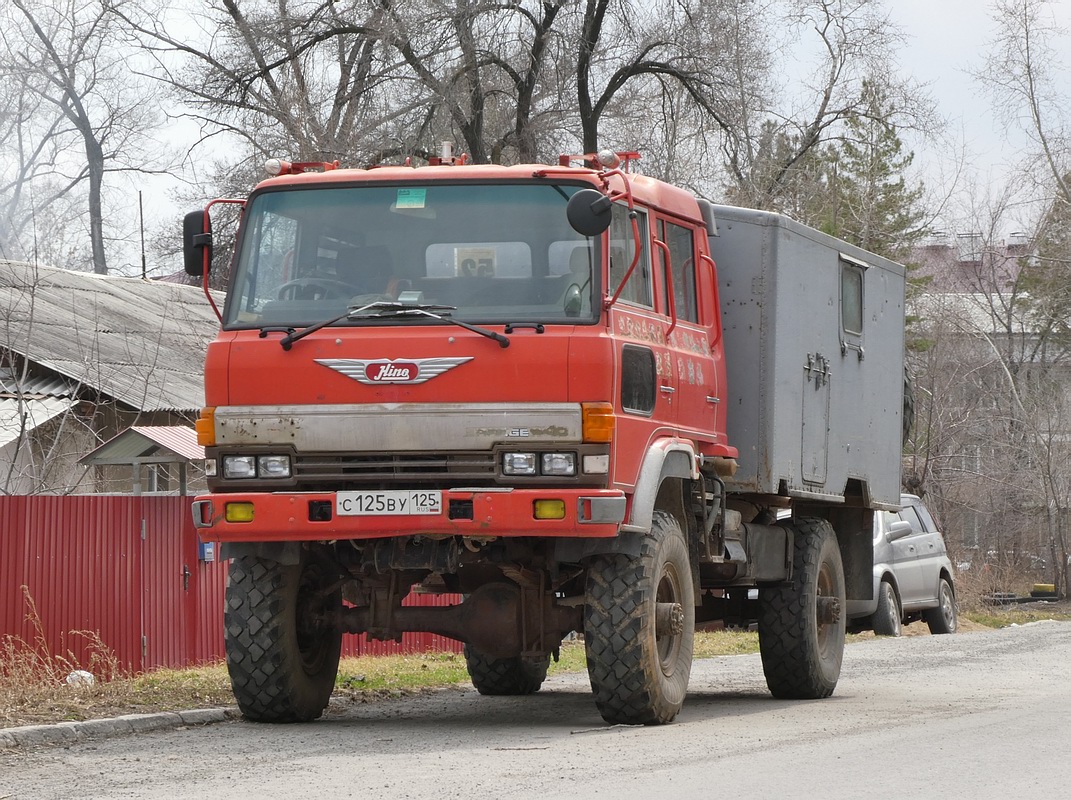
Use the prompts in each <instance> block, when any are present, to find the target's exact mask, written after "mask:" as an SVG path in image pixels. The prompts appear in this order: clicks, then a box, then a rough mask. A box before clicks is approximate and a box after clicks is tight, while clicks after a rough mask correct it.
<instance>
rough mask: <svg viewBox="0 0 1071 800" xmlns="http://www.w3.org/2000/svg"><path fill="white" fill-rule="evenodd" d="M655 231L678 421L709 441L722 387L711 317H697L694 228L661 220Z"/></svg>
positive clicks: (687, 430) (661, 304)
mask: <svg viewBox="0 0 1071 800" xmlns="http://www.w3.org/2000/svg"><path fill="white" fill-rule="evenodd" d="M656 235H657V237H658V238H657V240H656V244H655V247H656V253H657V255H656V256H655V259H656V263H657V264H658V265H659V269H658V270H657V274H658V280H659V308H660V309H661V311H662V312H663V315H664V317H665V318H666V319H665V325H666V328H667V329H669V328H670V327H672V331H671V332H670V334H669V336H668V337H667V347H668V351H669V358H670V360H671V370H672V373H673V379H674V385H675V386H676V389H677V391H676V397H675V402H676V409H675V410H676V419H677V426H678V429H679V431H680V432H681V434H682V435H684V436H686V437H687V438H690V439H694V440H704V439H705V440H708V441H709V440H713V436H712V434H713V432H714V431H715V430H716V425H717V420H716V410H717V405H718V403H719V402H720V398H719V392H720V389H721V387H720V386H718V375H717V370H716V369H715V364H714V358H713V356H712V355H711V348H710V341H711V335H710V331H709V328H710V327H711V325H712V324H713V320H703V319H701V314H700V308H699V299H698V292H697V286H698V279H697V278H698V275H697V271H696V270H697V265H698V263H699V262H698V259H697V256H698V251H697V250H696V247H697V243H698V242H697V233H696V231H695V229H694V227H692V226H688V225H686V224H681V223H677V222H673V221H669V220H665V219H661V220H658V222H657V223H656ZM711 308H713V304H711ZM674 319H675V320H676V324H673V322H674Z"/></svg>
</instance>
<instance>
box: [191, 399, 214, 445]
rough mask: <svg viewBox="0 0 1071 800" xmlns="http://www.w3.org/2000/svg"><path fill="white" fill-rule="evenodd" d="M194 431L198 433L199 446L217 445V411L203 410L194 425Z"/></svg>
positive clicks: (211, 409)
mask: <svg viewBox="0 0 1071 800" xmlns="http://www.w3.org/2000/svg"><path fill="white" fill-rule="evenodd" d="M193 429H194V430H195V431H197V444H199V445H201V447H212V446H214V445H215V444H216V409H214V408H202V409H201V416H199V417H198V418H197V421H196V422H195V423H193Z"/></svg>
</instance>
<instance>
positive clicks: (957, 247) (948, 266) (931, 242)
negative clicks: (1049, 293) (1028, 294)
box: [909, 232, 1031, 294]
mask: <svg viewBox="0 0 1071 800" xmlns="http://www.w3.org/2000/svg"><path fill="white" fill-rule="evenodd" d="M1030 252H1031V243H1030V242H1029V240H1028V239H1027V238H1026V236H1025V235H1024V234H1021V233H1013V234H1011V235H1010V236H1009V237H1008V238H1007V239H1004V240H1001V241H999V242H995V243H994V242H987V241H986V240H985V237H983V235H982V234H981V233H943V232H937V233H935V234H933V235H932V236H931V237H930V238H929V239H928V240H927V241H925V242H924V243H923V244H922V245H920V246H918V247H916V248H915V249H914V250H912V252H911V258H910V259H909V260H910V261H911V263H912V264H913V265H916V270H915V272H914V277H919V278H922V277H925V278H928V279H929V283H928V285H927V290H928V291H931V292H957V293H964V292H984V293H987V294H988V293H992V292H1006V291H1009V290H1010V289H1011V288H1012V286H1013V285H1014V283H1015V281H1016V280H1017V279H1018V277H1019V273H1020V271H1021V269H1022V267H1023V264H1024V263H1029V261H1028V257H1029V255H1030Z"/></svg>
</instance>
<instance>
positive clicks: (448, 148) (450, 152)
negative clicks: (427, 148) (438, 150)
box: [440, 142, 454, 164]
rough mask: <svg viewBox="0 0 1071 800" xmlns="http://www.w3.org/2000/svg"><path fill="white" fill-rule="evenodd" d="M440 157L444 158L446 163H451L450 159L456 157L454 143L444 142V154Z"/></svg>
mask: <svg viewBox="0 0 1071 800" xmlns="http://www.w3.org/2000/svg"><path fill="white" fill-rule="evenodd" d="M440 158H442V160H443V163H444V164H447V163H449V162H450V161H452V160H453V158H454V145H453V144H452V143H450V142H443V149H442V155H441V156H440Z"/></svg>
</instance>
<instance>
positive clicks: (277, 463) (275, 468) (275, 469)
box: [257, 456, 290, 478]
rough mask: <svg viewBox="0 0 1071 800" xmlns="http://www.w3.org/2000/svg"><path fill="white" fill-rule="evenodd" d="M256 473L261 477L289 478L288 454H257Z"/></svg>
mask: <svg viewBox="0 0 1071 800" xmlns="http://www.w3.org/2000/svg"><path fill="white" fill-rule="evenodd" d="M257 473H258V474H259V475H260V477H261V478H289V477H290V457H289V456H257Z"/></svg>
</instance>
